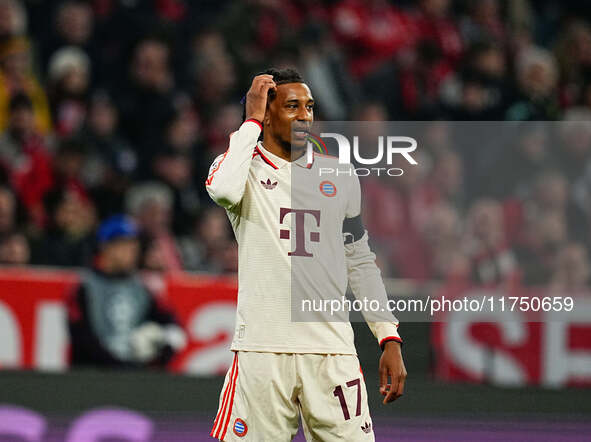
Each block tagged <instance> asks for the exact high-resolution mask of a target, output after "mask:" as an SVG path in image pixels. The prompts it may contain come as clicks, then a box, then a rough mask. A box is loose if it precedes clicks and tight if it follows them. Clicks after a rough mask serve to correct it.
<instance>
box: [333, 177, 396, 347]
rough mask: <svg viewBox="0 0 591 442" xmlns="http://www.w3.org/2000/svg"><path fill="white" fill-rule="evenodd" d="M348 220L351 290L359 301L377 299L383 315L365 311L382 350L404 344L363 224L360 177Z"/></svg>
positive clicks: (352, 193)
mask: <svg viewBox="0 0 591 442" xmlns="http://www.w3.org/2000/svg"><path fill="white" fill-rule="evenodd" d="M350 183H351V187H352V188H351V189H350V191H349V195H350V197H349V201H348V207H347V213H346V218H345V220H344V222H343V236H344V238H345V256H346V259H347V275H348V279H349V286H350V287H351V291H352V292H353V294H354V295H355V297H356V298H357V299H361V300H363V299H368V300H376V301H378V302H379V304H380V307H383V309H380V310H384V311H383V312H382V311H380V312H363V313H364V318H365V320H366V322H367V325H368V326H369V328H370V330H371V332H372V333H373V334H374V336H375V337H376V339H377V340H378V342H379V344H380V347H381V348H382V349H384V346H385V344H386V343H387V342H389V341H396V342H399V343H402V339H401V338H400V335H399V334H398V319H396V317H395V316H394V315H393V314H392V313H391V312H389V311H387V303H388V296H387V294H386V288H385V287H384V282H383V281H382V276H381V272H380V269H379V268H378V266H377V265H376V256H375V254H374V253H373V252H372V251H371V249H370V247H369V237H368V233H367V231H366V230H365V228H364V227H363V223H362V221H361V188H360V186H359V179H358V178H357V177H356V176H353V177H352V178H351V181H350Z"/></svg>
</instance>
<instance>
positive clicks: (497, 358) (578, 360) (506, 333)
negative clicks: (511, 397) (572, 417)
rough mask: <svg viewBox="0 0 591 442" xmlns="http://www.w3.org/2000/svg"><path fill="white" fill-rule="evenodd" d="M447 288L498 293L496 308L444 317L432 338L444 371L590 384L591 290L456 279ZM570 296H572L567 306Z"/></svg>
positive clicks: (476, 294) (445, 376)
mask: <svg viewBox="0 0 591 442" xmlns="http://www.w3.org/2000/svg"><path fill="white" fill-rule="evenodd" d="M442 294H444V295H445V296H446V297H448V298H449V299H457V298H462V299H463V298H468V299H477V300H479V299H486V300H487V302H488V300H489V299H491V298H492V299H494V300H495V301H494V302H495V309H494V310H493V311H490V309H485V311H466V310H462V311H458V312H446V313H443V314H441V315H440V316H438V317H437V320H438V322H436V323H434V324H433V326H432V328H431V331H432V334H431V343H432V347H433V353H434V355H435V373H436V376H437V377H438V378H439V379H442V380H446V381H469V382H487V383H491V384H495V385H506V386H523V385H542V386H547V387H552V388H555V387H565V386H591V293H577V294H572V295H568V294H564V293H555V292H551V291H550V290H545V289H540V288H537V289H524V288H514V289H510V290H508V289H490V288H483V287H468V286H457V285H456V286H449V287H447V288H446V289H445V290H444V291H443V293H442ZM568 298H571V299H572V300H573V304H572V308H568V309H566V308H564V306H565V304H564V301H565V300H566V299H568ZM501 299H502V303H501V301H500V300H501ZM534 299H535V301H532V300H534ZM544 300H545V301H544ZM569 304H570V301H569ZM561 305H562V308H560V306H561Z"/></svg>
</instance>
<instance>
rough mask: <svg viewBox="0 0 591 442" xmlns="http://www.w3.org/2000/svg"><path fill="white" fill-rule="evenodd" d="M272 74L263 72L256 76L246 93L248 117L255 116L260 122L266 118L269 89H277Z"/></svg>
mask: <svg viewBox="0 0 591 442" xmlns="http://www.w3.org/2000/svg"><path fill="white" fill-rule="evenodd" d="M275 87H276V84H275V82H274V81H273V76H272V75H267V74H261V75H257V76H256V77H254V79H253V80H252V85H251V86H250V89H249V90H248V92H247V94H246V119H250V118H254V119H255V120H258V121H260V122H262V121H263V119H264V118H265V111H266V109H267V97H268V94H269V89H275Z"/></svg>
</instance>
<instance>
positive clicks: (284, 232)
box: [279, 207, 320, 257]
mask: <svg viewBox="0 0 591 442" xmlns="http://www.w3.org/2000/svg"><path fill="white" fill-rule="evenodd" d="M288 213H295V222H294V226H295V250H293V251H292V252H289V253H288V256H308V257H311V256H314V255H312V254H311V253H309V252H308V251H307V250H306V228H305V227H304V221H305V220H306V215H312V216H313V217H314V219H315V220H316V226H317V227H320V210H312V209H290V208H287V207H281V208H280V209H279V223H280V224H283V220H284V219H285V215H287V214H288ZM279 238H281V239H290V238H291V231H289V230H288V229H281V230H280V231H279ZM310 241H312V242H319V241H320V232H310Z"/></svg>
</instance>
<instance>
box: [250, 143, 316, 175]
mask: <svg viewBox="0 0 591 442" xmlns="http://www.w3.org/2000/svg"><path fill="white" fill-rule="evenodd" d="M257 149H258V150H259V153H260V155H261V157H262V159H263V161H265V163H267V164H269V165H270V166H272V167H273V168H275V169H281V168H282V167H284V166H287V164H289V161H287V160H284V159H283V158H280V157H278V156H277V155H275V154H273V153H271V152H269V151H268V150H267V149H265V148H264V147H263V142H262V141H259V142H258V143H257ZM313 162H314V156H313V155H312V163H313ZM292 163H293V164H297V165H298V166H300V167H304V168H306V169H309V168H310V167H311V166H312V163H308V162H307V161H306V155H302V156H301V157H300V158H298V159H297V160H295V161H292Z"/></svg>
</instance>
